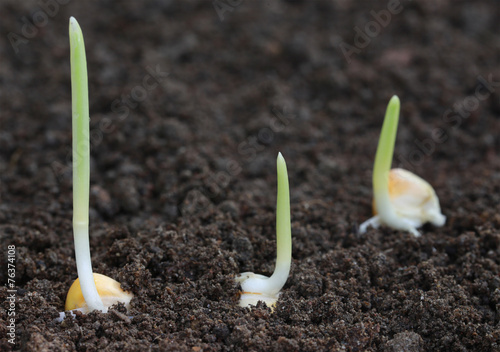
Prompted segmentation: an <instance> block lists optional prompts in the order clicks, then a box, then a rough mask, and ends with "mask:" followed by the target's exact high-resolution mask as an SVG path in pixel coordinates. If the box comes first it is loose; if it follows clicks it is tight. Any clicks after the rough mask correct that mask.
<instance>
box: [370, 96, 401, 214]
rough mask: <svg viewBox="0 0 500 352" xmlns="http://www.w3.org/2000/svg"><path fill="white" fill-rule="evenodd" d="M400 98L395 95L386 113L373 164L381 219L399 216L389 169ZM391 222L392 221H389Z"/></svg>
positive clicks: (375, 192) (374, 187)
mask: <svg viewBox="0 0 500 352" xmlns="http://www.w3.org/2000/svg"><path fill="white" fill-rule="evenodd" d="M399 109H400V102H399V98H398V97H397V96H396V95H394V96H393V97H392V98H391V100H390V101H389V104H388V105H387V110H386V113H385V118H384V124H383V125H382V132H381V133H380V139H379V141H378V147H377V154H376V155H375V164H374V166H373V193H374V199H375V204H376V206H377V212H378V214H379V217H380V218H381V219H384V220H385V222H387V220H388V219H395V218H397V216H396V214H395V212H394V208H393V206H392V204H391V202H390V197H389V171H390V169H391V165H392V157H393V154H394V145H395V143H396V133H397V129H398V121H399ZM389 222H390V221H389Z"/></svg>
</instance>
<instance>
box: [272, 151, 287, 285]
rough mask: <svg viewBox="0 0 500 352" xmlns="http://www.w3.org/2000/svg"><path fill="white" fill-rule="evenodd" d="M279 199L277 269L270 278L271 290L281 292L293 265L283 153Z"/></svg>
mask: <svg viewBox="0 0 500 352" xmlns="http://www.w3.org/2000/svg"><path fill="white" fill-rule="evenodd" d="M276 163H277V172H278V197H277V198H278V199H277V202H276V268H275V269H274V273H273V275H272V276H271V277H270V278H269V281H268V283H269V290H270V291H276V292H279V290H281V288H282V287H283V286H284V285H285V283H286V280H287V279H288V275H289V273H290V266H291V263H292V228H291V223H290V190H289V186H288V172H287V169H286V162H285V159H284V158H283V156H282V155H281V153H279V154H278V159H277V162H276Z"/></svg>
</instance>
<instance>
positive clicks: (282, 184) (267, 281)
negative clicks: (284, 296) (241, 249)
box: [235, 153, 292, 308]
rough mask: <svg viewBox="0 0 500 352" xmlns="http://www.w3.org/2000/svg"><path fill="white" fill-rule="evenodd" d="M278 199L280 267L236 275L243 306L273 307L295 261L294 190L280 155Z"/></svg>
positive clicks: (278, 164)
mask: <svg viewBox="0 0 500 352" xmlns="http://www.w3.org/2000/svg"><path fill="white" fill-rule="evenodd" d="M277 171H278V197H277V198H278V199H277V204H276V248H277V253H276V268H275V269H274V273H273V275H272V276H271V277H267V276H264V275H259V274H254V273H252V272H246V273H242V274H240V275H238V276H237V277H236V279H235V280H236V282H238V283H239V284H240V285H241V289H242V292H241V297H240V306H241V307H248V306H250V305H256V304H257V302H258V301H263V302H265V303H266V304H267V306H268V307H271V308H272V307H273V306H274V305H275V304H276V301H277V300H278V296H279V294H280V290H281V289H282V288H283V286H284V285H285V283H286V280H287V279H288V275H289V273H290V266H291V263H292V230H291V224H290V191H289V187H288V173H287V170H286V163H285V159H284V158H283V156H282V155H281V153H279V154H278V160H277Z"/></svg>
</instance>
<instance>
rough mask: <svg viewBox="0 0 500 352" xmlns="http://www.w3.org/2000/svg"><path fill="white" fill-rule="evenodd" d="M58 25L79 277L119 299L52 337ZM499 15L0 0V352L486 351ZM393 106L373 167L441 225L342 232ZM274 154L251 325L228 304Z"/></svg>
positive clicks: (59, 138) (59, 158) (353, 219)
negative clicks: (261, 300)
mask: <svg viewBox="0 0 500 352" xmlns="http://www.w3.org/2000/svg"><path fill="white" fill-rule="evenodd" d="M44 4H48V5H44ZM70 16H75V17H76V18H77V19H78V21H79V23H80V25H81V27H82V29H83V33H84V36H85V41H86V50H87V60H88V72H89V90H90V115H91V121H90V124H91V144H92V146H91V194H90V236H91V237H90V244H91V251H92V261H93V268H94V271H95V272H97V273H101V274H105V275H108V276H110V277H112V278H114V279H116V280H118V281H119V282H120V283H121V285H122V287H123V288H125V289H126V290H129V291H130V292H132V293H133V294H134V295H135V296H134V299H133V300H132V302H131V307H130V310H129V311H128V312H126V311H125V308H124V307H123V306H122V305H118V306H115V307H113V308H112V309H111V310H110V312H109V313H107V314H102V313H96V312H94V313H90V314H87V315H81V314H79V315H77V316H76V317H75V318H73V319H71V318H67V319H66V320H64V322H62V323H58V322H56V321H55V319H56V318H57V317H58V316H59V312H62V311H63V310H64V302H65V299H66V293H67V291H68V289H69V287H70V285H71V283H72V282H73V280H75V279H76V276H77V274H76V266H75V259H74V248H73V235H72V172H71V89H70V67H69V42H68V19H69V17H70ZM499 16H500V4H499V3H498V2H497V1H474V2H467V1H438V2H435V1H419V2H416V1H411V2H410V1H400V2H398V1H394V0H393V1H342V0H338V1H228V0H227V1H226V0H220V1H219V0H217V1H215V2H212V1H188V2H184V1H182V2H181V1H145V2H138V1H137V2H133V1H127V2H120V3H114V2H110V1H99V2H77V1H73V2H68V1H62V0H61V1H59V2H56V1H47V2H38V1H22V2H21V1H15V0H7V1H2V2H1V4H0V32H1V36H0V56H1V63H0V82H1V90H0V111H1V113H0V123H1V128H0V181H1V183H0V196H1V204H0V236H1V242H0V243H1V252H2V256H1V258H2V266H1V268H2V269H1V272H0V279H1V283H2V287H1V288H0V298H1V301H2V303H1V309H0V320H1V322H0V333H1V342H0V350H1V351H8V350H11V349H12V350H23V351H115V350H121V351H278V350H279V351H500V325H499V320H500V277H499V268H500V259H499V258H500V154H499V151H500V138H499V137H498V136H499V132H500V119H499V116H500V95H499V92H500V66H499V62H500V34H499V33H500V25H499V21H498V18H499ZM393 94H397V95H398V96H399V97H400V99H401V101H402V106H401V118H400V126H399V130H398V137H397V143H396V149H395V156H394V163H393V165H394V166H398V167H403V168H405V169H408V170H410V171H412V172H414V173H416V174H418V175H419V176H421V177H422V178H424V179H425V180H427V181H428V182H429V183H430V184H432V186H433V187H434V189H435V191H436V193H437V195H438V196H439V199H440V204H441V207H442V210H443V213H444V214H445V215H446V217H447V221H446V224H445V225H444V226H442V227H435V226H432V225H429V224H427V225H425V226H423V227H422V228H421V229H420V231H421V234H422V235H421V237H414V236H413V235H411V234H409V233H406V232H402V231H396V230H392V229H389V228H387V227H381V228H379V229H372V228H371V229H370V230H369V231H368V232H367V233H366V234H364V235H360V234H358V231H357V228H358V227H359V224H360V223H361V222H363V221H365V220H366V219H368V218H369V217H371V216H372V209H371V208H372V207H371V204H372V185H371V174H372V167H373V160H374V154H375V149H376V146H377V141H378V136H379V133H380V128H381V125H382V120H383V115H384V111H385V108H386V104H387V102H388V101H389V99H390V97H391V96H392V95H393ZM279 151H281V152H282V154H283V155H284V157H285V159H286V161H287V165H288V173H289V179H290V190H291V214H292V236H293V264H292V271H291V273H290V277H289V279H288V281H287V283H286V285H285V287H284V288H283V290H282V294H281V296H280V299H279V301H278V304H277V305H276V307H275V308H274V311H271V310H270V308H268V307H266V306H265V305H263V304H259V305H258V306H257V307H255V308H253V309H248V308H240V307H238V305H237V303H238V293H239V287H238V285H237V284H236V283H235V282H234V277H235V275H237V274H238V273H240V272H245V271H254V272H256V273H259V274H264V275H270V274H272V272H273V269H274V264H275V255H276V254H275V253H276V248H275V204H276V156H277V154H278V152H279ZM9 246H14V247H15V253H16V254H15V263H14V264H15V274H14V280H15V288H14V293H12V292H9V291H8V289H9V288H8V287H7V278H8V271H7V263H8V262H7V259H8V249H9V248H12V247H9ZM12 294H13V295H14V297H15V300H14V304H13V305H12V304H11V302H10V301H11V300H9V297H12ZM12 312H13V313H15V315H10V316H9V313H11V314H12ZM12 317H14V327H15V332H14V335H7V333H10V332H12V331H11V329H10V328H9V327H8V325H10V324H11V321H10V320H9V319H11V318H12ZM9 336H13V338H12V337H9ZM11 342H13V343H14V344H12V343H11Z"/></svg>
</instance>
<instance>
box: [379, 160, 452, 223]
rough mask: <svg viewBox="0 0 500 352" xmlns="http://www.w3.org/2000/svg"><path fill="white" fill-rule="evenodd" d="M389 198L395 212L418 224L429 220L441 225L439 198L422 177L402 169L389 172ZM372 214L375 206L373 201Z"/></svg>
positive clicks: (442, 218) (442, 221) (442, 220)
mask: <svg viewBox="0 0 500 352" xmlns="http://www.w3.org/2000/svg"><path fill="white" fill-rule="evenodd" d="M389 198H390V200H391V203H392V206H393V207H394V210H395V212H396V213H397V214H398V215H399V216H401V217H404V218H409V219H411V220H413V221H415V222H417V223H420V225H422V224H424V223H426V222H430V223H432V224H434V225H436V226H442V225H443V224H444V221H445V219H446V218H445V217H444V216H443V215H442V214H441V208H440V206H439V199H438V197H437V195H436V192H435V191H434V189H433V188H432V186H431V185H430V184H429V183H428V182H427V181H425V180H424V179H422V178H420V177H418V176H417V175H415V174H413V173H411V172H410V171H407V170H404V169H391V171H390V172H389ZM373 214H374V215H377V207H376V205H375V201H373Z"/></svg>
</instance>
